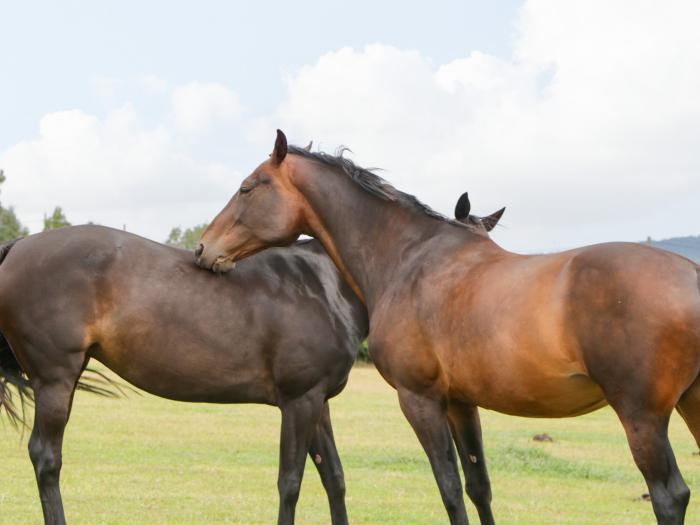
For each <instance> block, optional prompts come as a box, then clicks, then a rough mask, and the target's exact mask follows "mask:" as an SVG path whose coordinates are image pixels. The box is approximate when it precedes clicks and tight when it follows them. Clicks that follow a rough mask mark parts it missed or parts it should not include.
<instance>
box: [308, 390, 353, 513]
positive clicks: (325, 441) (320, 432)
mask: <svg viewBox="0 0 700 525" xmlns="http://www.w3.org/2000/svg"><path fill="white" fill-rule="evenodd" d="M309 455H310V456H311V459H312V460H313V462H314V465H316V470H318V473H319V475H320V476H321V481H322V483H323V487H324V488H325V489H326V494H328V502H329V504H330V507H331V523H332V524H333V525H347V523H348V514H347V510H346V509H345V477H344V475H343V465H342V464H341V463H340V457H339V456H338V450H337V449H336V447H335V439H334V437H333V427H332V426H331V414H330V410H329V408H328V403H327V402H326V403H325V404H324V405H323V412H322V413H321V419H320V420H319V421H318V424H317V425H316V431H315V432H314V435H313V437H312V439H311V446H310V447H309Z"/></svg>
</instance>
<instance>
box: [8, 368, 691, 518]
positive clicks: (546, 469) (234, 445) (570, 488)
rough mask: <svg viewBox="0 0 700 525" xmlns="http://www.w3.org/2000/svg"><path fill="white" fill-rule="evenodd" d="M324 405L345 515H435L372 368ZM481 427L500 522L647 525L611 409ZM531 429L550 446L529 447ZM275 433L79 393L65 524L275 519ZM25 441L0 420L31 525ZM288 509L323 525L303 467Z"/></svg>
mask: <svg viewBox="0 0 700 525" xmlns="http://www.w3.org/2000/svg"><path fill="white" fill-rule="evenodd" d="M331 410H332V415H333V420H334V426H335V432H336V439H337V442H338V448H339V450H340V454H341V457H342V459H343V463H344V466H345V472H346V482H347V486H348V496H347V503H348V510H349V514H350V520H351V523H355V524H368V525H369V524H371V525H376V524H382V523H384V524H391V525H396V524H398V523H401V524H435V523H438V524H440V523H447V518H446V516H445V513H444V510H443V507H442V504H441V501H440V498H439V495H438V491H437V487H436V485H435V483H434V481H433V477H432V474H431V471H430V467H429V465H428V462H427V460H426V458H425V456H424V454H423V452H422V450H421V449H420V447H419V445H418V442H417V440H416V438H415V436H414V435H413V432H412V431H411V429H410V427H409V426H408V424H407V423H406V421H405V420H404V418H403V416H402V415H401V413H400V410H399V407H398V404H397V401H396V395H395V393H394V391H393V390H391V389H390V388H389V387H388V386H387V385H386V384H385V383H384V382H383V381H382V380H381V378H380V377H379V375H378V374H377V372H376V371H375V370H374V369H373V368H370V367H362V366H361V367H356V368H355V370H353V372H352V375H351V379H350V383H349V384H348V387H347V388H346V390H345V392H344V393H343V394H341V395H340V396H339V397H338V398H336V399H335V400H333V401H332V402H331ZM482 421H483V427H484V439H485V442H486V448H487V458H488V460H489V465H490V471H491V478H492V482H493V492H494V505H493V507H494V512H495V514H496V519H497V521H498V522H499V523H501V524H537V525H542V524H550V523H551V524H576V525H581V524H596V525H600V524H607V523H610V524H613V523H614V524H617V525H619V524H652V523H655V522H654V519H653V514H652V510H651V504H650V503H648V502H643V501H638V498H639V496H640V495H641V494H642V493H643V492H646V487H645V485H644V482H643V480H642V477H641V475H640V474H639V473H638V471H637V469H636V467H635V466H634V464H633V462H632V458H631V456H630V453H629V450H628V449H627V444H626V442H625V439H624V434H623V431H622V428H621V426H620V424H619V423H618V421H617V420H616V419H615V416H614V414H613V413H612V412H611V411H610V410H609V409H604V410H600V411H598V412H595V413H593V414H590V415H588V416H584V417H579V418H574V419H565V420H545V419H542V420H536V419H522V418H515V417H510V416H504V415H501V414H496V413H493V412H486V411H484V412H482ZM542 432H547V433H548V434H550V435H551V436H552V437H553V438H554V439H555V441H554V442H553V443H539V442H534V441H533V440H532V436H533V435H534V434H536V433H542ZM278 435H279V412H278V411H277V409H274V408H270V407H261V406H255V405H240V406H234V405H221V406H216V405H197V404H186V403H175V402H170V401H166V400H162V399H159V398H155V397H152V396H149V395H144V396H142V397H139V396H134V395H131V396H130V398H129V399H127V400H124V399H120V400H109V399H102V398H97V397H94V396H90V395H88V394H84V393H78V394H77V396H76V402H75V407H74V410H73V416H72V419H71V422H70V424H69V425H68V429H67V432H66V437H65V446H64V468H63V473H62V480H61V481H62V488H63V498H64V504H65V507H66V512H67V517H68V520H69V523H73V524H89V525H93V524H115V525H116V524H124V525H126V524H129V525H133V524H135V523H138V524H162V525H165V524H168V525H176V524H188V525H189V524H192V523H207V524H219V523H227V524H234V523H235V524H246V525H249V524H258V523H264V524H269V523H274V522H275V520H276V514H277V488H276V476H277V442H278ZM671 437H672V443H673V445H674V449H675V451H676V455H677V458H678V463H679V464H680V467H681V470H682V472H683V474H684V476H685V479H686V481H687V482H688V484H689V485H690V487H691V489H693V488H696V489H698V493H700V457H698V456H693V454H692V453H693V452H694V451H695V450H696V447H695V443H694V441H693V439H692V437H691V436H690V433H689V432H688V430H687V429H686V428H685V426H684V425H683V423H682V421H681V420H680V418H679V417H677V416H674V418H673V421H672V424H671ZM26 440H27V436H26V435H25V438H24V440H23V441H20V435H19V434H18V433H17V432H16V431H14V430H13V429H12V428H11V427H9V426H8V425H4V426H0V441H2V445H1V448H0V450H1V452H0V464H1V467H2V469H1V470H0V472H2V476H1V477H0V524H3V525H4V524H20V525H27V524H39V523H41V510H40V506H39V499H38V496H37V491H36V488H35V484H34V477H33V471H32V466H31V463H30V461H29V458H28V456H27V452H26ZM468 508H469V515H470V518H471V521H472V523H478V518H477V515H476V512H475V510H474V509H473V507H472V506H471V504H469V506H468ZM297 516H298V519H297V522H298V523H300V524H304V525H306V524H326V523H328V522H329V513H328V509H327V503H326V498H325V495H324V493H323V489H322V487H321V484H320V482H319V480H318V476H317V474H316V471H315V469H314V468H313V466H312V465H311V464H310V463H308V464H307V471H306V477H305V479H304V484H303V487H302V495H301V498H300V501H299V505H298V510H297ZM687 522H688V523H700V498H698V500H697V501H695V499H694V498H693V499H691V504H690V507H689V511H688V517H687Z"/></svg>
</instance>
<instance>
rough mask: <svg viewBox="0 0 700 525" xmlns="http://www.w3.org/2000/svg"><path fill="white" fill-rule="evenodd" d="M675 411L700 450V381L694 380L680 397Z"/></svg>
mask: <svg viewBox="0 0 700 525" xmlns="http://www.w3.org/2000/svg"><path fill="white" fill-rule="evenodd" d="M676 410H678V413H679V414H680V415H681V417H682V418H683V419H684V420H685V424H686V425H688V429H689V430H690V433H691V434H693V437H694V438H695V442H696V443H697V445H698V448H699V449H700V379H696V380H695V382H694V383H693V384H692V385H691V386H690V388H689V389H688V390H686V391H685V393H684V394H683V395H682V396H681V399H680V400H679V401H678V404H677V405H676Z"/></svg>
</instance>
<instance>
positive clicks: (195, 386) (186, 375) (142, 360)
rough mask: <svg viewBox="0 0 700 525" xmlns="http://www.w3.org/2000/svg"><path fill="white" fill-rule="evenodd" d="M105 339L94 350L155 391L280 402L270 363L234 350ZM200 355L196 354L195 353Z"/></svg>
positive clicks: (195, 398)
mask: <svg viewBox="0 0 700 525" xmlns="http://www.w3.org/2000/svg"><path fill="white" fill-rule="evenodd" d="M169 350H170V351H169V352H164V351H163V349H160V348H158V349H156V348H148V347H145V348H144V347H138V346H130V347H123V346H120V345H119V346H118V345H110V344H105V345H103V346H101V347H100V348H99V349H97V351H95V352H94V353H93V355H92V356H91V357H94V358H95V359H96V360H97V361H99V362H101V363H102V364H104V365H105V366H107V367H108V368H109V369H111V370H112V371H114V372H115V373H116V374H117V375H119V376H120V377H121V378H122V379H124V380H126V381H128V382H129V383H131V384H132V385H134V386H136V387H138V388H140V389H141V390H144V391H146V392H148V393H150V394H153V395H157V396H160V397H164V398H168V399H173V400H176V401H192V402H210V403H266V404H274V403H275V397H276V396H275V388H274V382H273V381H272V379H271V378H270V377H268V374H267V370H266V368H265V367H264V365H261V366H259V367H258V366H255V363H251V362H247V363H243V362H237V360H234V359H231V357H232V354H235V353H233V352H228V353H224V352H214V351H212V349H210V348H207V349H201V350H198V351H197V352H186V353H185V352H179V351H178V350H179V349H178V348H170V349H169ZM193 356H196V358H193Z"/></svg>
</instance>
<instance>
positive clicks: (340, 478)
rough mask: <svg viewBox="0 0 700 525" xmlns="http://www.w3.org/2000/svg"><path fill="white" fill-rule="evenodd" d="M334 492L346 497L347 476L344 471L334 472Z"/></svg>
mask: <svg viewBox="0 0 700 525" xmlns="http://www.w3.org/2000/svg"><path fill="white" fill-rule="evenodd" d="M332 476H333V494H334V495H335V496H338V497H341V498H344V497H345V476H344V475H343V473H342V472H333V474H332Z"/></svg>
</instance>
